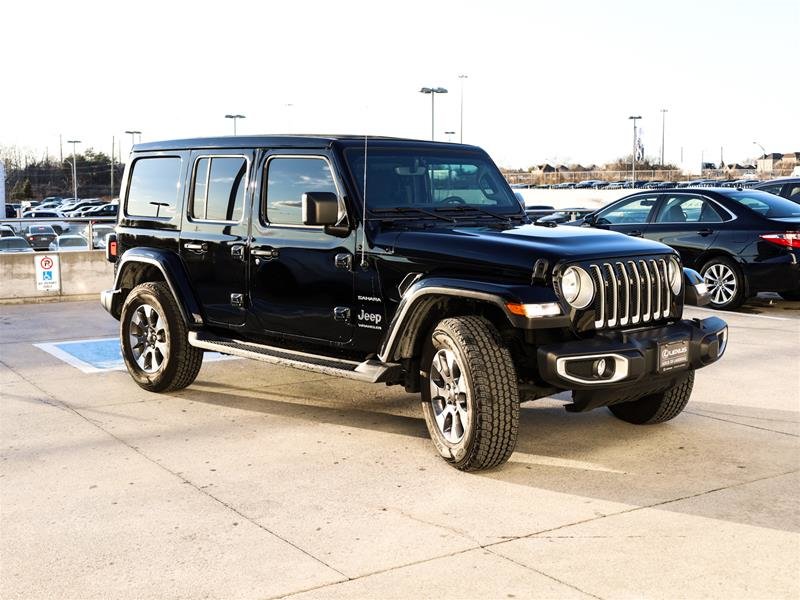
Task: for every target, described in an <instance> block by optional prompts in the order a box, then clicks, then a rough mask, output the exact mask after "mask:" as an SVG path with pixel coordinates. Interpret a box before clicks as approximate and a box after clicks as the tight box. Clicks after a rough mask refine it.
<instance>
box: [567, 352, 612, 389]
mask: <svg viewBox="0 0 800 600" xmlns="http://www.w3.org/2000/svg"><path fill="white" fill-rule="evenodd" d="M593 358H605V359H608V358H612V359H613V360H614V374H613V375H612V376H611V377H610V378H609V379H584V378H583V377H575V376H574V375H569V374H568V373H567V363H569V362H570V361H576V360H591V359H593ZM556 373H558V375H559V377H561V378H563V379H566V380H568V381H574V382H576V383H583V384H589V385H601V384H605V383H615V382H617V381H621V380H623V379H625V378H626V377H627V376H628V359H627V358H625V357H624V356H622V355H621V354H615V353H609V354H583V355H578V356H562V357H560V358H557V359H556Z"/></svg>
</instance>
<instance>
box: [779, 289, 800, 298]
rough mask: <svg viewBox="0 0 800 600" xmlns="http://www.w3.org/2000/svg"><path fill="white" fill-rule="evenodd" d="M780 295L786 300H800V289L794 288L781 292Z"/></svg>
mask: <svg viewBox="0 0 800 600" xmlns="http://www.w3.org/2000/svg"><path fill="white" fill-rule="evenodd" d="M779 295H780V297H781V298H783V299H784V300H800V290H794V291H791V292H780V294H779Z"/></svg>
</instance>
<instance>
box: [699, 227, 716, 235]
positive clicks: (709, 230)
mask: <svg viewBox="0 0 800 600" xmlns="http://www.w3.org/2000/svg"><path fill="white" fill-rule="evenodd" d="M697 233H698V234H700V235H702V236H703V237H705V236H707V235H711V234H712V233H714V230H713V229H708V228H705V229H701V230H700V231H698V232H697Z"/></svg>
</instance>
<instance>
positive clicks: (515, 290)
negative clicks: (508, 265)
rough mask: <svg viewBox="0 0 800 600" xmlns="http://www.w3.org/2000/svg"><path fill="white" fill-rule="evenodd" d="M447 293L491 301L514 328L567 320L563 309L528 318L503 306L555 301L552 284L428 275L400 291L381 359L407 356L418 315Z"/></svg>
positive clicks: (558, 324)
mask: <svg viewBox="0 0 800 600" xmlns="http://www.w3.org/2000/svg"><path fill="white" fill-rule="evenodd" d="M448 296H449V297H457V298H462V299H468V300H475V301H478V302H484V303H487V304H491V305H494V306H496V307H497V308H499V309H500V310H501V311H502V313H503V315H505V317H506V319H507V320H508V323H509V325H510V326H511V327H515V328H520V329H540V328H545V327H547V328H550V327H569V324H570V321H569V317H568V316H567V315H566V314H565V313H564V311H563V309H562V314H561V315H558V316H552V317H538V318H528V317H525V316H521V315H518V314H514V313H512V312H510V310H509V308H508V306H507V305H508V304H509V303H511V304H528V303H552V302H555V303H559V301H558V299H557V298H556V295H555V292H554V291H553V289H552V288H548V287H535V286H525V285H502V284H498V283H492V282H484V281H473V280H468V279H456V278H449V277H432V278H429V279H422V280H420V281H417V282H415V283H414V284H412V285H411V286H409V287H408V289H406V290H405V291H404V293H403V295H402V297H401V298H400V304H399V305H398V307H397V310H396V311H395V313H394V316H393V317H392V321H391V323H389V327H388V329H387V330H386V333H385V334H384V336H383V340H382V341H381V346H380V350H379V352H378V358H380V360H381V361H383V362H393V361H394V360H396V359H397V358H408V356H407V354H408V350H409V347H408V345H409V343H410V342H411V341H412V340H414V339H415V338H416V336H417V335H418V334H419V333H420V331H419V329H420V323H421V321H422V317H424V314H425V313H426V312H427V311H428V310H429V308H430V307H431V306H432V304H433V303H435V302H437V301H439V300H440V299H441V298H442V297H448Z"/></svg>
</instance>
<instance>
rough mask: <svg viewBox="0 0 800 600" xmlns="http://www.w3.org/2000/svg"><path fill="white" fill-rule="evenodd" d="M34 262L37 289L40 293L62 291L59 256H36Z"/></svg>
mask: <svg viewBox="0 0 800 600" xmlns="http://www.w3.org/2000/svg"><path fill="white" fill-rule="evenodd" d="M33 262H34V265H35V266H36V289H37V290H38V291H40V292H58V291H60V290H61V280H60V277H59V264H58V254H45V255H44V256H42V255H36V256H34V257H33Z"/></svg>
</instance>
